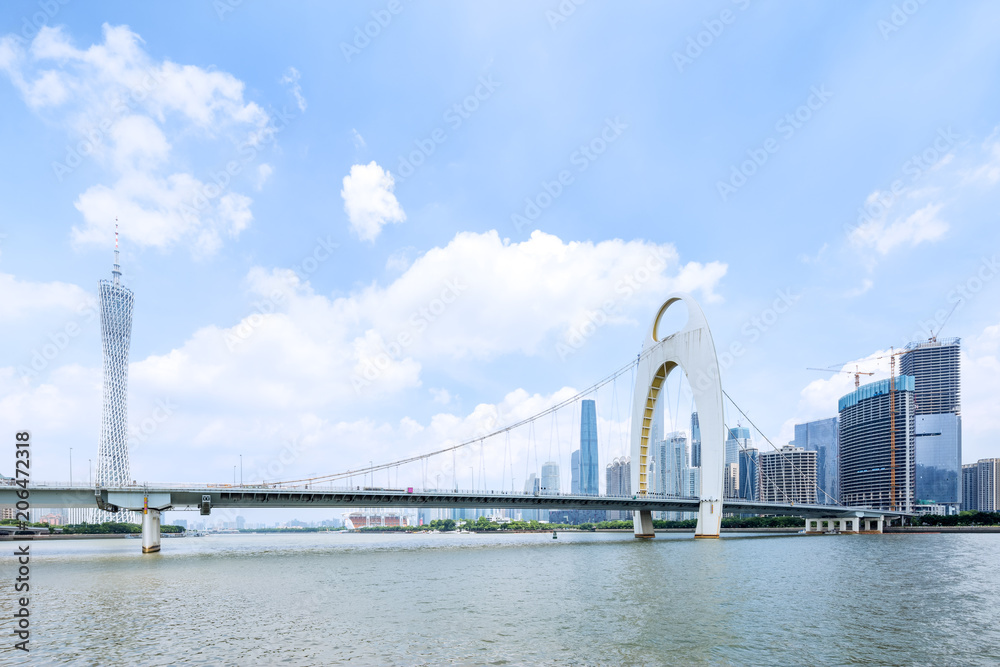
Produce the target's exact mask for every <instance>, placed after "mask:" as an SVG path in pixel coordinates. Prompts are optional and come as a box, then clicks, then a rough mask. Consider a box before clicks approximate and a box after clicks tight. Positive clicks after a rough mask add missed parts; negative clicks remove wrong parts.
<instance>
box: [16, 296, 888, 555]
mask: <svg viewBox="0 0 1000 667" xmlns="http://www.w3.org/2000/svg"><path fill="white" fill-rule="evenodd" d="M681 302H683V303H684V305H685V306H686V309H687V314H688V318H687V322H686V324H685V325H684V326H683V327H682V328H681V329H680V330H679V331H677V332H676V333H673V334H671V335H669V336H664V337H661V336H660V334H659V325H660V322H661V319H662V318H663V317H664V314H665V313H666V312H667V310H668V309H669V308H671V307H672V306H674V305H675V304H678V303H681ZM675 369H681V371H682V372H683V373H684V375H685V377H686V378H687V380H688V382H689V384H690V390H691V393H692V400H693V401H695V402H697V406H698V416H699V421H700V433H701V460H700V463H701V466H700V470H701V472H700V475H699V478H700V484H699V486H700V493H699V494H698V495H697V496H685V495H683V494H664V493H657V492H656V490H655V489H654V485H653V484H652V479H651V478H652V468H653V456H652V442H651V439H652V438H653V437H654V433H653V418H654V409H655V407H656V404H657V400H663V397H661V396H660V394H661V392H663V391H664V390H665V388H666V386H667V385H666V380H667V377H668V376H669V375H670V374H671V372H672V371H674V370H675ZM626 372H628V373H630V374H631V375H633V376H634V382H635V384H634V391H633V394H632V396H633V399H632V405H631V410H632V418H631V429H630V431H629V436H628V440H629V445H630V450H631V454H632V457H631V461H632V465H631V466H630V468H631V471H630V472H631V479H630V482H631V484H630V489H631V491H632V493H629V494H619V495H614V494H609V495H597V494H573V493H571V494H561V493H558V492H557V493H551V492H549V493H539V492H538V491H535V492H533V493H517V492H514V491H513V490H511V491H510V492H506V491H497V490H485V489H483V490H478V491H477V490H472V491H459V490H457V486H458V485H457V474H455V473H456V467H455V466H454V465H453V466H452V471H453V474H454V475H455V484H454V487H455V488H454V489H449V490H442V489H427V488H424V487H426V485H424V486H423V487H420V488H416V487H412V486H407V487H405V488H395V489H389V488H374V486H372V487H369V486H350V487H337V488H335V487H334V484H335V483H336V482H340V483H341V484H342V483H343V482H344V481H347V480H348V479H352V478H353V477H356V476H362V475H365V476H367V475H369V474H370V475H371V476H372V479H374V473H375V472H377V471H382V470H385V471H388V470H391V469H393V468H395V469H396V470H397V479H398V470H399V467H400V466H405V465H407V464H416V463H419V464H420V465H423V463H424V462H425V461H427V460H428V459H431V458H433V457H441V456H445V455H447V454H449V453H450V454H451V455H452V457H454V456H455V452H456V451H459V450H462V449H466V448H470V447H473V446H475V445H476V444H478V445H479V447H480V452H482V448H483V446H484V442H485V441H486V440H487V439H491V438H496V437H497V436H505V435H506V436H508V437H509V434H510V432H511V431H512V429H516V428H519V427H523V426H525V425H527V426H528V427H532V425H533V424H534V423H535V422H536V421H537V420H539V419H540V418H542V417H546V416H548V415H553V414H554V413H555V412H557V411H558V410H559V409H561V408H565V407H566V406H568V405H571V404H572V403H574V402H575V401H576V400H579V399H580V398H581V397H582V396H584V395H587V392H588V391H591V390H596V387H599V386H601V384H602V383H604V384H606V383H607V382H610V381H614V379H616V378H618V377H620V376H621V375H623V374H625V373H626ZM602 383H599V384H598V385H595V387H592V388H590V390H587V391H585V392H581V394H578V395H576V396H574V397H572V398H571V399H568V400H565V401H563V402H561V403H559V404H556V405H554V406H552V407H550V408H548V409H547V410H544V411H542V412H541V413H539V414H536V415H533V416H531V417H530V418H528V419H524V420H521V421H519V422H517V423H515V424H511V425H509V426H505V427H502V428H498V429H497V430H495V431H494V432H492V433H488V434H484V435H483V436H481V437H478V438H476V439H474V440H470V441H468V442H464V443H459V444H457V445H452V446H449V447H445V448H443V449H440V450H438V451H434V452H429V453H427V454H423V455H420V456H415V457H410V458H407V459H402V460H399V461H392V462H389V463H383V464H379V465H377V466H376V465H372V466H370V467H368V468H365V469H361V470H352V471H345V472H340V473H334V474H330V475H324V476H319V477H313V478H310V479H305V480H301V479H300V480H288V481H275V482H270V483H259V484H258V483H255V484H248V485H236V484H233V485H229V484H215V485H183V484H181V485H177V484H143V485H131V486H117V487H108V486H100V485H98V486H96V487H90V486H71V485H60V484H52V483H35V484H30V485H27V486H26V487H18V486H13V485H12V486H6V487H0V504H6V505H15V504H16V503H17V502H18V500H19V499H20V498H23V497H24V495H28V496H29V497H30V505H31V506H32V507H53V508H74V507H91V508H93V507H96V508H99V509H101V510H105V511H108V512H119V511H122V510H130V511H135V512H141V513H142V551H143V553H151V552H155V551H159V549H160V513H161V512H163V511H165V510H169V509H173V510H177V509H196V510H198V511H200V512H201V514H203V515H207V514H210V513H211V511H212V510H213V509H236V508H241V509H249V508H307V507H308V508H335V507H342V508H356V507H366V508H378V507H386V508H396V509H406V508H410V509H420V508H484V509H514V510H518V509H520V510H529V509H530V510H612V511H620V512H631V513H632V516H633V527H634V533H635V536H636V537H639V538H652V537H653V536H654V531H653V522H652V513H653V512H689V513H696V514H697V517H698V520H697V526H696V528H695V537H696V538H717V537H719V535H720V530H721V521H722V515H723V512H726V513H739V514H765V515H785V516H800V517H802V518H803V519H804V520H805V526H804V527H805V529H806V531H807V532H818V531H820V530H821V527H822V526H823V524H824V523H826V524H827V525H828V526H829V527H831V528H838V529H839V530H840V532H843V533H861V532H876V533H881V532H882V530H883V527H884V523H885V520H886V519H887V518H893V517H901V516H906V514H905V513H903V512H900V511H898V510H885V509H879V508H865V507H848V506H843V505H837V504H810V503H796V502H794V501H793V499H789V500H788V502H783V503H778V502H759V501H756V500H750V499H743V498H724V497H723V496H724V493H723V491H724V460H725V440H726V438H725V432H726V431H725V424H724V421H723V415H724V410H723V395H724V392H723V391H722V386H721V379H720V371H719V365H718V358H717V356H716V353H715V345H714V342H713V340H712V336H711V333H710V331H709V329H708V324H707V322H706V321H705V317H704V314H703V313H702V311H701V308H700V307H699V306H698V304H697V303H696V302H695V301H694V300H693V299H692V298H691V297H690V296H688V295H685V294H674V295H671V296H670V297H669V298H668V299H667V301H666V302H665V303H664V304H663V306H662V307H661V308H660V310H659V312H658V313H657V316H656V318H655V319H654V321H653V324H652V326H651V327H650V329H649V332H648V334H647V336H646V338H645V340H644V343H643V348H642V352H641V353H640V354H639V355H638V357H637V358H636V360H635V361H634V362H633V363H632V364H630V365H628V366H626V367H624V368H622V369H619V370H618V371H616V373H614V374H612V376H609V378H606V379H605V380H603V381H602ZM730 400H732V399H730ZM737 409H738V406H737ZM741 412H742V410H741ZM582 428H583V427H582V426H581V433H582ZM595 437H596V435H595ZM765 439H766V436H765ZM768 442H770V441H769V440H768ZM772 446H773V445H772ZM775 449H777V448H775ZM536 456H537V450H536ZM512 475H513V473H512ZM767 481H768V483H772V484H776V483H777V482H776V481H775V480H767ZM25 491H27V494H25ZM832 500H834V501H835V499H832Z"/></svg>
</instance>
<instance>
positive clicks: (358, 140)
mask: <svg viewBox="0 0 1000 667" xmlns="http://www.w3.org/2000/svg"><path fill="white" fill-rule="evenodd" d="M351 138H352V139H353V140H354V147H355V148H364V147H365V146H367V145H368V144H367V143H365V138H364V137H362V136H361V133H360V132H358V131H357V130H355V129H354V128H353V127H352V128H351Z"/></svg>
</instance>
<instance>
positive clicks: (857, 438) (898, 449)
mask: <svg viewBox="0 0 1000 667" xmlns="http://www.w3.org/2000/svg"><path fill="white" fill-rule="evenodd" d="M913 388H914V378H913V376H912V375H901V376H899V377H897V378H895V390H894V391H893V392H892V394H891V396H890V380H878V381H876V382H871V383H869V384H866V385H862V386H861V387H860V388H858V389H855V390H854V391H852V392H851V393H850V394H847V395H846V396H843V397H842V398H841V399H840V401H839V404H838V407H839V411H840V419H839V432H838V439H839V446H840V502H841V504H843V505H854V506H857V507H870V508H873V509H884V510H899V511H902V512H912V511H913V506H914V504H915V502H914V501H915V495H914V485H915V481H916V460H915V442H914V441H915V437H914V431H915V428H916V419H915V415H914V405H913ZM890 400H891V401H892V404H893V405H892V413H893V414H892V415H890ZM893 421H894V422H895V429H894V433H895V438H894V440H895V451H894V452H893V444H892V443H893V439H892V438H890V424H892V422H893Z"/></svg>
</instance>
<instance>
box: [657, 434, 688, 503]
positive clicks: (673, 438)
mask: <svg viewBox="0 0 1000 667" xmlns="http://www.w3.org/2000/svg"><path fill="white" fill-rule="evenodd" d="M688 467H689V466H688V448H687V433H685V432H684V431H675V432H673V433H668V434H667V436H666V437H665V438H664V439H663V441H662V442H661V443H660V462H659V469H660V476H659V479H660V480H662V485H661V488H660V492H661V493H665V494H667V495H671V496H679V495H682V493H681V492H682V491H683V489H684V477H685V476H686V474H687V469H688Z"/></svg>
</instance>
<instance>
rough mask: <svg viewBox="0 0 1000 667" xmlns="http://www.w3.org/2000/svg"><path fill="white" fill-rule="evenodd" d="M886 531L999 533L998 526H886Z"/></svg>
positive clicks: (999, 527)
mask: <svg viewBox="0 0 1000 667" xmlns="http://www.w3.org/2000/svg"><path fill="white" fill-rule="evenodd" d="M885 532H887V533H1000V526H887V527H886V528H885Z"/></svg>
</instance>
